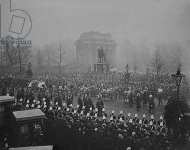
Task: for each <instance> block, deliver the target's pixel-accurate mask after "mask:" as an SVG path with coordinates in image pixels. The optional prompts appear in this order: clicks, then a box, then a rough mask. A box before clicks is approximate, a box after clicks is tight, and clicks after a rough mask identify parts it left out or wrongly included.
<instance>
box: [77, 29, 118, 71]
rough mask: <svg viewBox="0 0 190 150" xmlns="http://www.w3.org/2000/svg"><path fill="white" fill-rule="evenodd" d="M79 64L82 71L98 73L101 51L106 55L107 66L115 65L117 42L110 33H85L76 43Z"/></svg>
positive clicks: (105, 62)
mask: <svg viewBox="0 0 190 150" xmlns="http://www.w3.org/2000/svg"><path fill="white" fill-rule="evenodd" d="M75 46H76V57H77V63H78V64H80V66H81V70H82V71H89V70H90V71H96V70H97V67H96V66H97V65H96V64H99V63H100V62H99V59H100V58H99V51H100V49H101V50H102V51H103V54H104V64H106V66H114V65H115V56H116V55H115V54H116V42H115V41H114V40H113V39H112V36H111V34H109V33H99V32H94V31H91V32H85V33H82V34H81V35H80V37H79V39H78V40H77V41H76V42H75Z"/></svg>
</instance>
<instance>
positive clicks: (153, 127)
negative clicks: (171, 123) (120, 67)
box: [0, 76, 172, 150]
mask: <svg viewBox="0 0 190 150" xmlns="http://www.w3.org/2000/svg"><path fill="white" fill-rule="evenodd" d="M0 80H1V82H0V84H1V85H0V93H1V94H0V95H11V96H15V98H16V103H15V108H14V109H15V110H29V109H34V108H38V109H41V110H42V111H43V112H44V113H45V114H46V116H47V118H48V120H49V124H48V125H47V126H48V127H47V131H45V132H46V133H45V134H47V137H48V138H50V139H51V140H47V141H49V143H50V144H54V145H55V147H56V146H57V148H58V149H114V150H115V149H117V150H122V149H127V150H141V149H142V150H143V149H145V150H149V149H150V150H153V149H155V150H157V149H158V150H162V149H163V150H165V149H172V140H171V135H170V134H169V132H168V130H167V127H166V124H165V121H164V118H163V116H160V117H159V119H158V120H156V119H155V117H154V115H153V109H154V107H155V97H156V98H157V101H158V103H159V105H162V102H163V101H164V100H165V99H166V98H167V97H168V96H169V94H168V91H169V89H167V88H166V86H162V87H161V86H160V87H159V88H158V89H157V90H154V91H153V90H152V88H150V87H148V86H145V85H144V84H140V85H139V84H138V86H137V85H132V86H130V87H128V88H122V87H117V88H116V87H113V86H110V84H106V83H104V82H101V83H94V82H90V80H88V82H83V80H81V79H80V80H76V79H72V80H69V82H67V80H66V79H64V80H62V81H61V80H57V79H43V80H42V79H40V80H39V81H33V82H31V80H27V79H26V80H24V79H18V78H15V77H13V76H8V77H1V79H0ZM92 86H93V88H91V87H92ZM155 91H156V92H155ZM105 95H106V96H108V97H111V99H114V100H120V99H122V100H123V101H124V102H125V103H127V105H129V107H132V106H133V105H136V109H137V112H138V111H139V109H141V108H142V109H148V112H147V114H143V115H140V114H138V113H136V114H132V113H128V114H124V112H123V111H120V112H119V113H118V114H117V113H116V112H115V111H114V110H113V111H112V112H107V111H106V110H105V107H104V100H103V99H104V97H105ZM110 95H111V96H110ZM94 96H95V97H96V99H98V100H97V102H96V104H95V103H94V102H93V100H92V97H94ZM74 97H76V98H77V100H78V101H77V102H78V104H77V106H76V105H75V106H74V104H73V100H74ZM55 124H56V125H55ZM59 124H61V126H59ZM63 131H64V132H63ZM55 133H56V134H55ZM48 135H50V136H48ZM5 143H6V144H7V142H5ZM155 145H156V146H155Z"/></svg>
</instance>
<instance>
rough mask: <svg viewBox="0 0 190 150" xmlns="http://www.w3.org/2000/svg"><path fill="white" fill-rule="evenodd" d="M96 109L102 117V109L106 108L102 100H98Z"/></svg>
mask: <svg viewBox="0 0 190 150" xmlns="http://www.w3.org/2000/svg"><path fill="white" fill-rule="evenodd" d="M96 108H97V109H98V116H99V117H100V116H102V109H103V108H104V103H103V101H102V99H101V98H99V99H98V101H97V103H96Z"/></svg>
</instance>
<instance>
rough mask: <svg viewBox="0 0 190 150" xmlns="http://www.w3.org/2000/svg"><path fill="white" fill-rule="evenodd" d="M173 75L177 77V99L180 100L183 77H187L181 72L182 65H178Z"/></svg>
mask: <svg viewBox="0 0 190 150" xmlns="http://www.w3.org/2000/svg"><path fill="white" fill-rule="evenodd" d="M171 76H172V77H173V78H174V79H175V82H176V87H177V101H179V90H180V86H181V82H182V79H183V77H185V75H184V74H182V73H181V70H180V67H178V69H177V72H176V74H172V75H171Z"/></svg>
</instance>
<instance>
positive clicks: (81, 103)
mask: <svg viewBox="0 0 190 150" xmlns="http://www.w3.org/2000/svg"><path fill="white" fill-rule="evenodd" d="M83 105H84V102H83V100H82V98H81V95H79V97H78V106H79V107H78V112H79V113H80V112H81V110H82V107H83Z"/></svg>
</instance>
